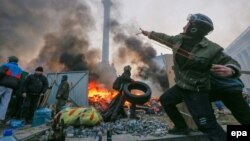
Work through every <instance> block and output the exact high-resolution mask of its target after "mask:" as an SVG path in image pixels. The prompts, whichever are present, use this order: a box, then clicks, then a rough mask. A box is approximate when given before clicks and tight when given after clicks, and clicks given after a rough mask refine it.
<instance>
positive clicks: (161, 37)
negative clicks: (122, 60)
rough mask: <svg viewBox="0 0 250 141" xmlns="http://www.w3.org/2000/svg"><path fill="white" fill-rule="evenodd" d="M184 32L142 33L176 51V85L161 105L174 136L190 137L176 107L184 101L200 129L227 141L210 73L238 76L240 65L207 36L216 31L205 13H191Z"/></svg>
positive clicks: (215, 137) (166, 93) (166, 92)
mask: <svg viewBox="0 0 250 141" xmlns="http://www.w3.org/2000/svg"><path fill="white" fill-rule="evenodd" d="M187 20H188V22H187V24H186V25H185V26H184V28H183V33H181V34H179V35H176V36H169V35H166V34H163V33H157V32H154V31H152V32H148V31H145V30H142V29H141V31H142V34H143V35H145V36H148V37H149V38H150V39H153V40H155V41H157V42H160V43H162V44H165V45H167V46H169V47H170V48H172V50H173V57H174V66H173V70H174V73H175V82H176V85H174V86H173V87H172V88H170V89H168V90H167V91H165V92H164V93H163V94H162V96H161V97H160V102H161V104H162V106H163V108H164V110H165V111H166V113H167V115H168V116H169V117H170V119H171V120H172V121H173V123H174V125H175V127H174V128H173V129H170V130H169V133H170V134H187V133H188V132H189V129H188V127H187V124H186V123H185V121H184V119H183V117H182V116H181V114H180V112H179V111H178V109H177V108H176V105H177V104H178V103H181V102H182V101H184V102H185V103H186V105H187V108H188V110H189V112H190V114H191V115H192V117H193V119H194V121H195V123H196V124H197V126H198V129H199V130H200V131H202V132H203V133H205V134H207V135H208V138H209V139H210V140H211V141H226V133H225V131H224V130H223V129H222V128H221V126H220V125H219V124H218V123H217V121H216V118H215V115H214V113H213V110H212V107H211V104H210V101H209V93H210V90H211V86H210V73H211V72H213V73H214V74H215V75H216V76H219V77H238V76H239V75H240V66H239V64H238V63H235V60H233V59H232V58H230V57H228V56H227V55H225V54H224V53H223V48H222V47H220V46H219V45H218V44H216V43H213V42H212V41H210V40H208V39H207V38H206V37H205V36H206V35H207V34H208V33H209V32H211V31H212V30H213V29H214V26H213V22H212V20H211V19H210V18H209V17H207V16H206V15H203V14H190V15H189V16H188V18H187Z"/></svg>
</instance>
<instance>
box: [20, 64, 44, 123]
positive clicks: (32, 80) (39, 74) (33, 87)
mask: <svg viewBox="0 0 250 141" xmlns="http://www.w3.org/2000/svg"><path fill="white" fill-rule="evenodd" d="M47 89H48V80H47V78H46V76H44V75H43V67H41V66H40V67H37V68H36V69H35V73H34V74H31V75H29V76H28V77H27V78H26V80H25V81H24V87H23V94H22V96H23V97H26V104H27V105H29V107H28V109H26V111H25V115H24V116H25V119H26V121H27V122H28V123H29V122H31V120H32V118H33V115H34V112H35V110H36V108H37V107H38V106H39V102H41V100H42V97H43V95H44V93H45V92H46V90H47Z"/></svg>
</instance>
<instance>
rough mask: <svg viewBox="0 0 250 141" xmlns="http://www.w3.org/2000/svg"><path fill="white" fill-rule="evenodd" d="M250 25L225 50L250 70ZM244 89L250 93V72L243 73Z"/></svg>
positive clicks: (242, 67) (243, 68)
mask: <svg viewBox="0 0 250 141" xmlns="http://www.w3.org/2000/svg"><path fill="white" fill-rule="evenodd" d="M249 39H250V26H249V27H248V28H247V29H246V30H245V31H244V32H243V33H242V34H241V35H240V36H239V37H237V38H236V39H235V40H234V41H233V42H232V43H231V44H230V45H229V46H228V47H227V48H226V49H225V52H226V53H227V54H229V55H231V56H232V57H233V58H234V59H236V60H237V61H238V62H239V63H240V65H241V69H242V70H243V71H250V62H249V60H250V40H249ZM241 79H242V81H243V82H244V85H245V89H244V91H245V92H247V93H250V74H242V75H241Z"/></svg>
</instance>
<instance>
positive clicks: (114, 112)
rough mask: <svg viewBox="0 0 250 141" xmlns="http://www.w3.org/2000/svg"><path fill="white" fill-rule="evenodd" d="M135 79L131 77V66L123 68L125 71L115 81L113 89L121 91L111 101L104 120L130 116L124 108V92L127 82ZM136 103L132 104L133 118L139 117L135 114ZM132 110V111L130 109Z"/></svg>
mask: <svg viewBox="0 0 250 141" xmlns="http://www.w3.org/2000/svg"><path fill="white" fill-rule="evenodd" d="M132 81H134V80H133V79H132V78H131V67H130V66H129V65H128V66H125V67H124V68H123V73H122V75H121V76H119V77H117V78H116V80H115V81H114V83H113V89H115V90H117V91H119V93H118V94H117V95H116V96H115V97H114V98H113V99H112V101H111V102H110V104H109V106H108V109H107V111H105V112H104V113H103V114H102V116H103V119H104V121H115V120H116V119H117V118H118V117H120V116H122V117H126V116H128V115H127V114H126V113H125V110H124V108H123V106H124V103H125V101H126V98H125V95H124V94H123V90H122V89H123V86H124V85H125V84H126V83H129V82H132ZM135 108H136V106H135V104H132V105H131V115H130V117H131V118H137V117H136V114H135ZM129 112H130V111H129Z"/></svg>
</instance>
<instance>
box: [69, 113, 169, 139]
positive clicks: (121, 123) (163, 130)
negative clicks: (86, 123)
mask: <svg viewBox="0 0 250 141" xmlns="http://www.w3.org/2000/svg"><path fill="white" fill-rule="evenodd" d="M108 130H111V132H112V134H113V135H119V134H131V135H133V136H139V137H141V136H148V135H151V136H164V135H166V134H167V130H168V127H167V125H166V123H164V122H162V121H161V120H159V119H157V118H154V117H146V118H145V119H140V120H134V119H128V118H124V119H119V120H116V121H115V122H113V123H112V122H106V123H101V124H100V125H97V126H94V127H92V128H90V127H81V128H72V127H68V128H66V129H65V132H66V136H67V137H81V138H84V137H93V138H95V137H96V136H97V135H98V133H100V134H102V135H106V134H107V131H108ZM72 134H73V136H72Z"/></svg>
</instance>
